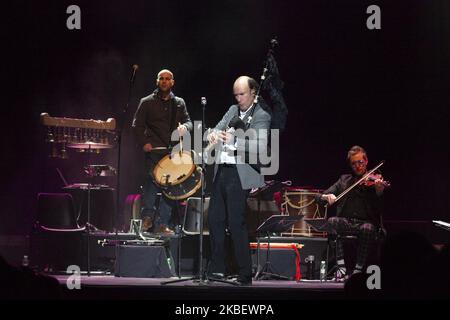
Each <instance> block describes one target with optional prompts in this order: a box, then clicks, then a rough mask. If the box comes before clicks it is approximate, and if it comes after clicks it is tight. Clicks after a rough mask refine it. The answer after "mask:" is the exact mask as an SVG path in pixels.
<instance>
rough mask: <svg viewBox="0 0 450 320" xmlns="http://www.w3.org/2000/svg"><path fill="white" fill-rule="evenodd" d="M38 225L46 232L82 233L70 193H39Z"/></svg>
mask: <svg viewBox="0 0 450 320" xmlns="http://www.w3.org/2000/svg"><path fill="white" fill-rule="evenodd" d="M36 223H37V225H38V226H39V227H40V228H41V229H42V230H45V231H55V232H77V231H82V230H84V228H80V227H79V226H78V223H77V217H76V215H75V206H74V203H73V198H72V195H71V194H69V193H39V194H38V213H37V221H36Z"/></svg>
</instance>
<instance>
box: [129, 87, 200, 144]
mask: <svg viewBox="0 0 450 320" xmlns="http://www.w3.org/2000/svg"><path fill="white" fill-rule="evenodd" d="M166 106H168V108H166ZM174 115H175V117H174ZM178 123H181V124H184V125H185V126H186V127H187V129H188V130H189V131H192V127H193V125H192V121H191V119H190V117H189V113H188V112H187V108H186V103H185V102H184V100H183V99H182V98H180V97H176V96H175V95H174V94H173V93H170V99H169V102H168V103H165V102H164V101H163V100H162V99H161V98H160V97H159V95H158V90H155V91H154V92H153V93H152V94H151V95H149V96H147V97H145V98H142V99H141V102H140V103H139V106H138V109H137V111H136V113H135V115H134V119H133V125H132V127H133V130H134V133H135V135H136V138H137V141H138V144H139V145H140V146H144V145H145V144H147V143H151V144H152V146H153V147H167V146H169V145H170V144H171V142H170V137H171V134H172V131H173V130H175V129H176V128H177V126H178Z"/></svg>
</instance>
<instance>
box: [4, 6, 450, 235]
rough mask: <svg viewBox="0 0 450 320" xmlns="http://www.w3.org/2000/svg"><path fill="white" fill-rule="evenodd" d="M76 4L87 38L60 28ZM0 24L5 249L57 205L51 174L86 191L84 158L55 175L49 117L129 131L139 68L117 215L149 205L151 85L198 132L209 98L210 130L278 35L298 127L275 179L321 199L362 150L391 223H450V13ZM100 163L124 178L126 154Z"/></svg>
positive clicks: (249, 11) (86, 11)
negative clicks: (52, 200) (141, 111)
mask: <svg viewBox="0 0 450 320" xmlns="http://www.w3.org/2000/svg"><path fill="white" fill-rule="evenodd" d="M71 4H77V5H79V6H80V8H81V30H68V29H67V28H66V19H67V17H68V16H69V15H68V14H67V13H66V8H67V7H68V6H69V5H71ZM371 4H377V5H379V6H380V7H381V26H382V29H381V30H368V29H367V28H366V19H367V17H368V16H369V15H368V14H366V8H367V7H368V6H369V5H371ZM3 12H4V14H3V17H2V22H3V25H4V26H3V27H2V30H3V33H4V37H3V49H2V54H1V62H2V63H1V65H2V75H3V77H2V88H3V89H4V92H3V95H2V100H3V105H2V108H1V112H2V120H3V121H2V125H1V128H2V132H1V141H2V142H1V147H2V157H1V167H2V174H1V176H2V184H1V198H0V217H1V218H0V219H1V224H0V233H1V234H26V233H28V232H29V230H30V228H31V226H32V224H33V221H34V218H35V214H36V212H35V211H36V195H37V193H38V192H43V191H47V192H48V191H60V190H61V189H60V188H61V187H62V181H61V180H60V178H59V176H58V175H57V172H56V169H55V168H60V169H61V170H62V172H63V173H64V175H65V177H66V179H67V180H68V181H69V183H73V182H85V178H84V177H83V176H82V174H81V169H82V167H83V165H85V164H86V161H87V159H86V157H85V156H84V155H80V154H76V153H74V152H70V153H69V156H70V159H68V160H51V159H48V148H47V147H48V146H46V144H45V143H44V131H43V128H42V127H41V125H40V123H39V115H40V113H42V112H48V113H49V114H50V115H51V116H55V117H62V116H65V117H73V118H87V119H89V118H92V119H99V120H106V119H107V118H110V117H115V118H117V119H118V120H119V119H120V113H121V110H122V109H123V107H124V106H125V104H126V100H127V92H128V91H127V90H128V81H129V77H130V74H131V66H132V65H133V64H138V65H139V69H138V71H137V76H136V82H135V86H134V89H133V95H132V100H131V104H130V108H129V110H128V112H127V114H126V117H125V118H124V119H122V120H123V123H124V132H123V146H122V166H121V168H120V169H121V173H122V175H121V177H122V180H121V193H120V199H121V200H122V201H121V202H123V199H124V197H125V196H126V195H127V194H129V193H136V192H138V190H139V189H138V187H139V184H140V182H141V180H140V179H141V169H140V168H141V164H142V153H141V152H140V151H139V150H138V149H137V148H136V146H135V144H134V140H133V137H132V135H131V132H130V125H131V121H132V117H133V114H134V112H135V110H136V108H137V104H138V101H139V99H140V98H141V97H143V96H146V95H148V94H149V93H151V91H152V90H153V89H154V81H155V78H156V73H157V72H158V71H159V70H160V69H162V68H169V69H171V70H172V71H173V72H174V74H175V80H176V85H175V92H176V94H177V95H179V96H182V97H184V98H185V100H186V102H187V106H188V110H189V112H190V114H191V118H192V119H193V120H200V118H201V107H200V97H202V96H205V97H207V99H208V106H207V126H214V125H215V123H216V122H217V121H218V120H219V119H220V118H221V116H222V115H223V114H224V112H225V111H226V110H227V108H228V106H229V105H230V104H232V103H233V97H232V94H231V93H232V84H233V81H234V80H235V78H236V77H238V76H239V75H243V74H245V75H250V76H253V77H255V78H259V77H260V75H261V73H262V68H263V62H264V59H265V55H266V53H267V48H268V45H269V41H270V39H271V38H272V37H273V36H275V35H276V36H277V37H278V40H279V47H278V48H277V49H276V54H275V55H276V58H277V62H278V66H279V69H280V74H281V77H282V80H283V81H284V82H285V88H284V90H283V92H284V97H285V100H286V103H287V106H288V108H289V118H288V124H287V129H286V131H285V132H284V133H283V134H282V136H281V154H280V157H281V167H280V171H279V173H278V174H277V175H276V176H275V177H269V179H273V178H276V179H279V180H292V181H293V183H294V185H297V186H305V185H308V186H313V187H314V188H326V187H328V186H329V185H331V183H333V182H334V181H336V179H337V178H338V176H339V175H340V174H341V173H343V172H344V171H347V170H348V168H347V166H346V161H345V158H346V152H347V150H348V149H349V148H350V147H351V146H352V145H354V144H358V145H361V146H363V147H365V148H366V150H367V151H368V154H369V158H370V164H369V166H374V165H375V164H376V163H378V162H379V161H380V160H383V159H384V160H386V164H385V165H384V167H383V173H384V176H385V178H386V179H388V180H389V181H390V182H391V183H392V188H391V190H390V191H389V192H387V194H386V210H385V211H386V212H385V219H394V220H399V219H405V220H431V219H441V220H447V221H448V220H449V212H450V211H449V204H448V199H449V181H450V179H449V178H450V177H449V170H448V169H449V143H448V137H449V135H448V124H449V111H448V106H449V102H450V99H449V83H450V82H449V80H450V41H449V40H450V19H449V18H450V4H449V3H448V1H384V2H382V1H336V2H335V1H279V0H278V1H204V2H201V1H144V0H140V1H14V4H8V5H3ZM91 160H92V162H94V163H97V164H101V163H107V164H111V165H113V166H115V165H116V162H117V149H113V150H108V151H106V152H105V153H103V154H102V155H99V156H95V158H93V159H91ZM102 183H106V184H109V185H111V186H115V183H116V182H115V180H114V179H111V178H108V179H105V180H102Z"/></svg>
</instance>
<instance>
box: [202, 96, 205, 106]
mask: <svg viewBox="0 0 450 320" xmlns="http://www.w3.org/2000/svg"><path fill="white" fill-rule="evenodd" d="M201 104H202V106H206V98H205V97H201Z"/></svg>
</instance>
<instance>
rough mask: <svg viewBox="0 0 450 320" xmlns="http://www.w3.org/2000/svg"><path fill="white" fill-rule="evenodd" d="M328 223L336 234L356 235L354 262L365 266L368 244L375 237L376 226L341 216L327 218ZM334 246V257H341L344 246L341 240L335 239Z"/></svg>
mask: <svg viewBox="0 0 450 320" xmlns="http://www.w3.org/2000/svg"><path fill="white" fill-rule="evenodd" d="M328 223H329V224H330V226H331V228H332V230H334V232H335V233H336V234H341V235H346V234H347V235H356V236H357V238H358V249H357V254H356V264H358V265H359V266H361V267H363V266H365V264H366V261H367V257H368V255H369V249H370V246H371V245H372V244H373V243H374V241H375V239H376V235H377V231H376V230H377V229H376V227H375V226H374V225H373V224H372V223H370V222H368V221H361V220H358V221H355V220H351V219H346V218H342V217H331V218H329V219H328ZM336 246H337V247H336V259H338V260H339V259H343V258H344V246H343V243H342V241H337V243H336Z"/></svg>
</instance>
